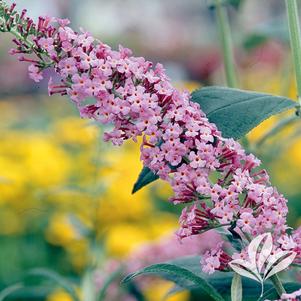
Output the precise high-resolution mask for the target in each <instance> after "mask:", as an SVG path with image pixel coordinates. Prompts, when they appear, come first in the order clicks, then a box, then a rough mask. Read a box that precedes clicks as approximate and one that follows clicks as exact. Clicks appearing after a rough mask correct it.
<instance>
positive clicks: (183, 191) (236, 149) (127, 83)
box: [0, 2, 301, 272]
mask: <svg viewBox="0 0 301 301" xmlns="http://www.w3.org/2000/svg"><path fill="white" fill-rule="evenodd" d="M0 3H1V2H0ZM13 12H14V8H13V9H12V10H11V12H9V11H7V12H6V13H7V14H8V15H9V14H10V15H11V18H7V19H9V20H11V19H13V18H15V15H14V13H13ZM19 19H20V18H19ZM19 19H18V20H15V21H14V20H13V21H7V22H6V23H7V24H6V25H5V24H4V25H2V27H3V26H4V28H3V29H2V30H5V26H6V27H9V26H10V27H12V26H13V24H14V22H15V23H16V24H17V25H15V27H16V28H17V29H18V30H19V31H20V32H21V28H23V31H25V29H24V28H25V27H26V28H27V27H29V28H30V30H29V31H27V32H26V35H25V36H24V38H20V39H17V42H16V45H17V48H16V49H15V50H13V51H12V53H13V54H18V55H19V54H20V53H21V54H22V57H21V58H20V59H21V60H22V61H28V62H31V63H32V65H31V66H30V67H29V72H30V77H31V78H32V79H33V80H35V81H39V80H41V79H42V70H43V69H45V68H48V67H54V69H55V71H56V72H57V74H58V75H59V76H60V77H61V81H60V82H59V83H57V84H54V83H53V80H52V79H50V81H49V94H50V95H52V94H54V93H59V94H61V95H66V94H68V95H69V96H70V98H71V99H72V101H73V102H74V103H75V105H76V106H77V107H78V109H79V112H80V114H81V116H82V117H84V118H90V119H94V120H96V121H98V122H100V123H102V124H110V125H113V129H112V131H110V132H106V133H105V136H104V139H105V140H106V141H111V142H112V143H113V144H115V145H121V144H122V143H123V142H124V141H125V140H128V139H132V140H134V141H136V140H137V137H138V136H143V142H142V145H141V160H142V161H143V163H144V165H145V166H147V167H149V168H150V169H151V170H152V171H153V172H154V173H156V174H157V175H159V176H160V178H162V179H164V180H166V181H168V182H169V183H170V185H171V186H172V188H173V191H174V196H173V197H172V198H171V201H172V202H173V203H175V204H179V203H191V204H192V205H190V206H187V207H186V208H185V209H184V210H183V213H182V215H181V218H180V224H181V227H180V229H179V230H178V232H177V234H178V236H179V237H180V238H184V237H187V236H191V235H196V234H199V233H202V232H204V231H207V230H209V229H211V228H216V227H219V226H222V225H224V226H231V227H232V229H237V231H238V232H240V233H246V234H248V235H252V236H256V235H258V234H261V233H264V232H272V233H273V236H274V241H275V242H277V243H276V244H277V245H276V247H280V248H284V249H291V250H294V251H296V252H297V253H298V255H299V258H298V256H297V259H296V260H297V261H298V260H300V255H301V252H300V250H301V249H300V248H301V238H300V237H301V236H300V234H299V232H300V231H297V232H296V233H295V234H293V235H292V236H289V235H287V234H285V233H286V230H287V226H286V215H287V212H288V209H287V205H286V203H287V200H286V199H285V198H284V197H283V196H282V195H281V194H279V193H278V192H277V190H276V189H275V188H273V187H271V186H270V184H269V177H268V175H267V173H266V172H265V171H264V170H262V169H260V161H259V160H258V159H257V158H256V157H255V156H253V155H252V154H247V153H246V152H245V151H244V150H243V148H242V147H241V146H240V144H239V143H237V142H236V141H234V140H233V139H225V138H223V137H222V135H221V133H220V132H219V131H218V129H217V127H216V126H215V124H212V123H210V122H209V121H208V119H207V118H206V115H205V114H204V113H203V112H202V110H201V108H200V106H199V104H197V103H194V102H192V101H191V99H190V95H189V93H187V92H179V91H178V90H176V89H175V88H174V87H173V86H172V85H171V83H170V80H169V79H168V77H167V76H166V74H165V71H164V69H163V66H162V65H161V64H157V65H156V66H154V67H153V66H152V63H151V62H148V61H146V60H145V59H144V58H142V57H133V56H132V53H131V51H130V50H129V49H127V48H123V47H121V46H120V47H119V49H118V50H112V49H111V48H110V47H109V46H108V45H106V44H104V43H102V42H100V41H98V40H96V39H94V38H93V37H92V36H91V35H90V34H89V33H88V32H85V31H83V30H81V31H80V32H74V31H73V30H72V29H71V28H70V27H68V26H67V25H68V24H69V21H68V20H60V19H54V18H49V17H45V18H42V17H40V18H39V22H38V24H34V23H33V22H32V20H30V19H28V18H27V19H25V15H24V16H23V19H22V20H23V21H22V20H21V23H20V20H19ZM8 22H10V24H8ZM7 30H8V29H7ZM30 33H31V34H30ZM30 37H31V40H30ZM30 41H32V42H30ZM32 44H33V45H32ZM27 53H30V54H36V57H37V60H36V61H35V60H33V59H32V58H25V57H24V55H26V54H27ZM87 99H89V102H88V101H86V100H87ZM91 99H93V102H92V103H91ZM221 256H223V260H225V258H226V256H224V251H222V249H221V248H220V249H219V250H216V253H215V254H213V255H212V256H211V257H210V256H209V257H207V259H206V260H207V261H206V264H207V268H205V269H207V270H208V272H212V269H221V267H222V268H226V264H224V263H225V262H226V261H223V264H222V262H221V259H220V258H221ZM227 260H228V258H227Z"/></svg>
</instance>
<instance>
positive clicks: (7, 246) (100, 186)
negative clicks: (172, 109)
mask: <svg viewBox="0 0 301 301" xmlns="http://www.w3.org/2000/svg"><path fill="white" fill-rule="evenodd" d="M7 2H11V1H7ZM15 2H17V4H18V7H19V9H22V8H24V7H26V8H27V9H28V14H29V15H31V16H32V17H34V18H36V17H37V16H39V15H45V14H47V15H50V16H59V17H68V18H69V19H71V21H72V27H74V28H76V29H77V28H79V27H84V28H85V29H87V30H89V31H90V32H92V33H93V35H95V36H96V37H98V38H99V39H100V40H102V41H103V42H106V43H107V44H109V45H111V46H112V47H117V46H118V45H119V44H122V45H123V46H126V47H129V48H132V49H133V50H134V54H135V55H136V56H144V57H146V58H147V59H148V60H151V61H153V62H161V63H163V64H164V66H165V68H166V69H167V73H168V75H169V76H170V77H171V78H172V80H173V82H174V84H175V85H176V86H177V87H179V89H188V90H190V91H192V90H194V89H196V88H199V87H201V86H205V85H224V74H223V69H222V58H221V53H220V50H219V42H218V36H217V30H216V26H215V14H214V9H212V7H211V3H210V1H206V0H187V1H182V0H164V1H162V0H152V1H140V0H86V1H79V0H64V1H60V0H48V1H42V2H41V1H38V0H17V1H15ZM230 2H231V5H230V6H229V11H228V13H229V15H230V20H231V27H232V34H233V40H234V45H235V60H236V63H237V70H238V72H239V81H240V87H241V88H244V89H249V90H257V91H262V92H269V93H273V94H279V95H285V96H289V97H291V98H292V99H295V98H296V89H295V83H294V76H293V70H292V62H291V55H290V52H289V45H288V31H287V25H286V17H285V9H284V2H283V1H280V0H265V1H261V0H252V1H251V0H245V1H238V0H233V1H230ZM10 39H11V37H10V36H7V35H1V36H0V119H1V123H0V135H1V139H0V246H1V247H0V289H1V290H3V289H5V288H7V287H9V286H10V285H13V284H15V283H18V285H19V288H20V289H18V290H17V289H16V291H15V292H14V293H13V294H11V296H10V297H9V298H8V299H10V300H47V301H69V300H72V296H70V292H69V293H68V292H65V290H63V289H61V288H60V287H59V285H56V284H55V283H56V281H55V280H56V279H57V277H60V276H61V277H64V279H68V281H69V282H71V283H72V286H73V287H75V290H76V292H77V293H78V294H79V295H80V296H85V294H87V293H86V292H87V291H88V290H89V288H90V286H89V285H92V284H93V289H94V288H95V287H96V289H99V288H102V287H103V285H104V283H105V282H106V281H107V280H108V279H107V277H108V276H109V275H112V279H113V278H114V277H115V278H116V279H115V278H114V279H113V280H114V281H111V282H112V284H111V285H110V286H109V289H108V290H107V291H106V293H105V295H106V296H105V297H104V298H103V299H100V300H107V301H115V300H129V301H130V300H149V301H157V300H161V298H162V297H164V296H165V294H166V293H167V292H168V290H169V289H170V288H171V287H172V286H171V284H170V283H167V282H164V281H158V280H155V279H151V281H147V282H145V281H141V283H137V284H136V285H135V287H122V288H120V286H119V280H120V279H121V277H122V276H121V275H122V274H123V273H122V272H124V271H125V272H129V271H131V270H132V269H133V270H135V268H139V267H143V266H145V265H147V264H150V263H155V262H159V261H165V260H168V259H173V258H175V257H177V256H180V255H182V256H183V255H190V254H196V253H199V252H200V251H201V250H203V249H206V248H210V247H211V246H212V245H213V244H214V243H215V242H216V241H217V239H218V238H217V237H216V236H214V235H209V236H201V237H200V238H199V239H198V240H197V241H193V242H191V241H190V242H188V245H189V247H188V246H186V245H185V243H183V244H182V245H180V244H179V242H178V241H177V240H176V239H175V238H174V236H173V233H174V231H175V230H176V229H177V220H178V216H179V214H180V212H181V206H176V207H175V206H173V205H172V204H170V203H168V201H167V200H168V198H169V196H170V195H171V191H170V189H169V187H168V186H166V185H165V184H164V183H163V182H159V181H157V182H156V183H154V184H152V185H150V186H149V188H146V189H143V190H142V191H139V192H138V193H136V194H134V195H132V194H131V189H132V186H133V183H134V182H135V180H136V178H137V176H138V174H139V171H140V170H141V167H142V165H141V163H140V161H139V148H138V145H136V144H134V143H127V144H126V145H125V146H124V147H123V148H122V149H119V148H114V147H113V146H111V145H108V144H104V143H103V142H102V138H101V136H102V132H103V128H101V127H100V126H99V125H97V124H95V123H93V122H91V121H85V120H81V119H80V118H79V116H78V113H77V112H76V110H75V108H73V105H72V104H71V103H70V102H69V101H68V99H67V98H63V97H51V98H50V97H48V96H47V80H45V81H43V82H42V84H41V85H36V84H34V83H33V82H31V81H30V80H29V79H28V76H27V66H26V64H22V63H19V62H18V61H16V59H15V58H14V57H10V56H9V55H8V51H9V49H10V48H11V47H12V44H11V42H10ZM285 118H286V116H285V115H282V116H280V117H274V118H271V119H269V120H267V121H265V122H264V123H263V124H262V125H261V126H260V127H258V128H256V129H255V130H253V131H252V132H251V133H250V134H249V136H248V139H246V140H244V141H242V143H244V144H245V147H246V148H248V149H249V150H250V151H252V152H253V153H255V154H256V155H257V156H259V157H260V159H262V160H263V162H264V165H265V166H266V168H267V169H268V171H269V172H270V173H271V179H272V183H273V184H274V185H276V186H277V187H278V188H279V190H280V191H281V192H282V193H283V194H284V195H285V196H286V197H287V198H289V200H290V203H289V207H290V213H289V223H290V225H292V226H296V225H299V224H300V223H301V220H300V216H301V205H300V204H301V203H300V197H301V189H300V184H299V181H300V178H301V151H300V149H301V136H300V134H301V128H300V126H299V125H298V124H297V123H295V124H289V125H288V126H286V127H283V128H282V129H281V130H280V131H279V132H278V133H277V134H276V135H274V136H273V137H272V138H269V139H267V138H266V134H267V133H268V132H269V131H270V130H271V129H272V128H273V126H274V125H275V123H277V122H279V120H280V119H285ZM166 242H168V243H166ZM192 246H193V247H192ZM154 254H155V255H154ZM41 267H43V268H44V270H43V271H44V272H45V271H49V270H50V269H51V270H53V271H55V273H57V274H53V275H52V276H53V277H52V278H53V280H54V281H53V283H52V284H51V285H48V284H49V283H48V282H46V284H45V283H44V282H42V283H41V281H40V277H36V278H38V279H34V280H30V287H31V288H30V289H28V288H24V289H22V286H23V285H24V286H25V287H27V286H26V285H25V284H26V283H25V284H24V282H23V279H24V277H25V276H24V275H26V274H27V273H28V271H32V269H33V268H41ZM134 267H135V268H134ZM40 272H41V271H40ZM112 272H115V274H112ZM34 274H35V273H34V272H32V275H31V276H34ZM36 274H41V273H36ZM33 278H34V277H33ZM91 279H92V280H91ZM115 280H116V281H115ZM91 283H92V284H91ZM15 288H16V287H15ZM17 288H18V287H17ZM2 292H3V291H2ZM1 296H2V297H3V295H1V293H0V297H1ZM189 299H193V296H190V295H189V294H188V293H180V294H177V295H175V296H173V297H170V298H168V299H167V300H173V301H177V300H178V301H180V300H183V301H184V300H189ZM1 300H2V299H1ZM83 300H85V301H86V300H88V299H87V298H85V297H83ZM89 300H90V299H89ZM91 300H93V299H91ZM208 300H209V299H208Z"/></svg>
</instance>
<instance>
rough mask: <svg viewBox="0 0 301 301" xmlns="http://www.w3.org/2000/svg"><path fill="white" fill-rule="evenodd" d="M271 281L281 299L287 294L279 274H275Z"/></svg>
mask: <svg viewBox="0 0 301 301" xmlns="http://www.w3.org/2000/svg"><path fill="white" fill-rule="evenodd" d="M271 281H272V283H273V285H274V287H275V289H276V291H277V294H278V295H279V297H281V295H282V294H285V293H286V291H285V288H284V287H283V285H282V283H281V281H280V279H279V277H278V275H277V274H275V275H273V276H272V277H271Z"/></svg>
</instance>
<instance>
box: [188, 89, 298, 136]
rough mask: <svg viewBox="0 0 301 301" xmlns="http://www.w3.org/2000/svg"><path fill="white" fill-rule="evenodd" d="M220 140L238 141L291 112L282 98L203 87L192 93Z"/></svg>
mask: <svg viewBox="0 0 301 301" xmlns="http://www.w3.org/2000/svg"><path fill="white" fill-rule="evenodd" d="M191 96H192V101H194V102H197V103H198V104H200V106H201V109H202V110H203V111H204V113H205V114H206V115H207V117H208V119H209V121H210V122H212V123H215V124H216V126H217V127H218V129H219V130H220V131H221V132H222V135H223V137H226V138H234V139H239V138H241V137H243V136H244V135H246V134H247V133H248V132H249V131H250V130H252V129H253V128H255V127H256V126H257V125H259V124H260V123H261V122H262V121H264V120H265V119H267V118H269V117H270V116H272V115H275V114H278V113H281V112H283V111H286V110H289V109H292V108H294V107H295V106H296V103H295V102H294V101H292V100H290V99H288V98H286V97H282V96H274V95H270V94H265V93H258V92H252V91H243V90H239V89H232V88H224V87H214V86H213V87H205V88H202V89H199V90H196V91H194V92H193V93H192V95H191Z"/></svg>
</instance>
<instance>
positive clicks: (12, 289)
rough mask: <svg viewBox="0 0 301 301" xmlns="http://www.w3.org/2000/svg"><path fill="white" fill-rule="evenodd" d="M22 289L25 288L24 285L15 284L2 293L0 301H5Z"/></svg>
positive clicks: (0, 293)
mask: <svg viewBox="0 0 301 301" xmlns="http://www.w3.org/2000/svg"><path fill="white" fill-rule="evenodd" d="M22 288H24V285H23V283H16V284H13V285H11V286H9V287H7V288H5V289H4V290H2V291H1V292H0V301H3V300H4V299H6V297H8V296H9V295H11V294H13V293H15V292H16V291H19V290H20V289H22Z"/></svg>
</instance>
